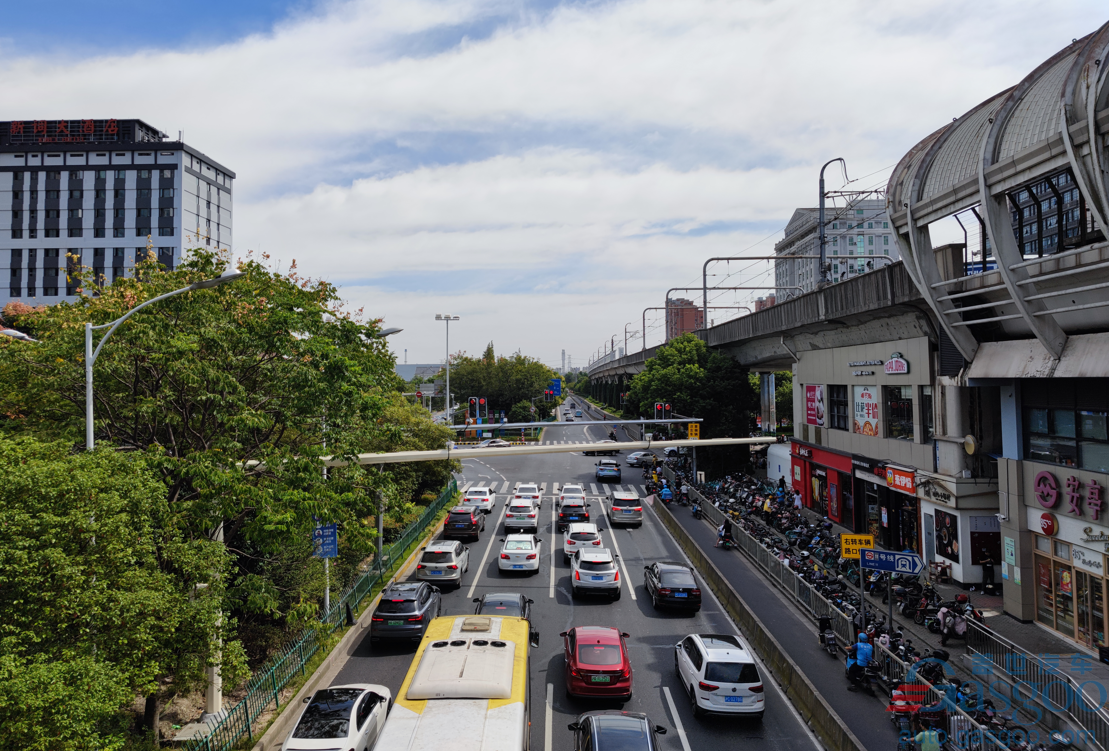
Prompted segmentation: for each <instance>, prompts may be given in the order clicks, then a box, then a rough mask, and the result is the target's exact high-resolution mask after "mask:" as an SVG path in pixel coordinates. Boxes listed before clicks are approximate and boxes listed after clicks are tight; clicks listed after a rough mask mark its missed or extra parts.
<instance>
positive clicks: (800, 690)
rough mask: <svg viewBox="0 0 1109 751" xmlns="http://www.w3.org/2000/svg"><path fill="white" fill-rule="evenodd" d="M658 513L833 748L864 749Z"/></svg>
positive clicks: (696, 549)
mask: <svg viewBox="0 0 1109 751" xmlns="http://www.w3.org/2000/svg"><path fill="white" fill-rule="evenodd" d="M651 508H652V509H654V512H655V515H656V516H658V517H659V520H660V521H662V523H663V525H664V526H665V527H666V528H667V529H668V530H670V534H671V535H673V537H674V539H675V540H677V542H678V544H679V545H680V546H681V547H682V550H684V551H685V553H686V555H687V556H688V557H689V560H690V561H691V562H692V563H693V566H694V567H695V568H696V569H697V571H698V572H699V573H700V574H701V578H702V579H704V580H705V583H706V584H707V585H708V586H709V588H710V589H711V590H712V591H713V593H714V594H715V595H716V597H717V598H718V599H719V600H720V604H721V605H723V606H724V610H725V611H727V613H728V614H729V615H730V616H731V617H732V619H733V620H734V621H735V623H736V625H738V626H739V628H740V631H741V632H742V633H743V634H744V636H745V637H746V638H747V640H748V642H749V643H750V644H751V646H752V647H754V649H755V650H756V651H757V652H758V653H759V655H760V656H761V657H762V659H763V662H764V663H765V664H766V666H767V667H768V668H769V670H770V672H771V674H773V676H774V679H775V680H776V681H777V682H778V685H779V686H781V687H782V691H783V692H784V693H785V694H786V696H787V697H789V700H790V701H791V702H792V703H793V706H794V707H796V708H797V711H798V712H800V714H801V717H802V718H803V719H804V721H805V722H806V723H807V724H808V725H809V727H811V728H812V730H813V732H814V733H816V736H817V737H818V738H819V739H820V741H821V743H823V744H824V747H825V748H827V749H828V750H829V751H864V746H863V744H862V742H861V741H859V739H858V738H857V737H855V734H854V733H852V732H851V730H850V729H849V728H848V727H847V726H846V725H845V724H844V722H843V720H841V719H840V717H839V715H838V714H836V712H835V710H834V709H832V707H831V706H830V705H829V704H828V702H826V701H825V700H824V697H823V696H821V695H820V693H819V692H818V691H817V690H816V687H815V686H813V684H812V683H811V682H810V681H809V679H808V677H807V676H806V675H805V674H804V672H802V670H801V668H800V667H799V666H798V665H797V663H795V662H794V661H793V659H792V658H791V657H790V656H789V655H788V654H787V653H786V651H785V650H784V649H783V648H782V645H781V644H780V643H779V642H778V640H777V639H775V638H774V636H773V635H772V634H771V633H770V631H769V630H768V629H767V628H766V626H764V625H763V623H762V621H761V620H759V618H758V616H756V615H755V614H754V612H753V611H752V610H751V609H750V608H749V607H748V606H747V603H746V602H745V601H744V600H743V598H742V597H741V596H740V595H739V593H738V592H736V591H735V590H734V589H733V588H732V585H731V584H730V583H728V580H727V579H725V578H724V575H723V574H722V573H721V572H720V569H718V568H717V567H716V564H715V563H713V562H712V561H711V560H709V559H708V558H706V557H705V555H704V553H703V552H702V550H701V548H700V546H699V545H697V544H696V543H695V542H694V541H693V539H692V538H690V536H689V534H688V533H687V532H686V531H685V529H684V528H682V526H681V525H680V524H678V522H677V520H676V519H674V517H673V515H672V514H671V513H670V510H669V509H668V508H666V507H665V505H664V504H659V503H653V504H651Z"/></svg>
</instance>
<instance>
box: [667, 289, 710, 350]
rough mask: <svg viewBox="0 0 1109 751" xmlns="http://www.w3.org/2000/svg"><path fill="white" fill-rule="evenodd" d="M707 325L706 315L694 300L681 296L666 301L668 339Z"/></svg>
mask: <svg viewBox="0 0 1109 751" xmlns="http://www.w3.org/2000/svg"><path fill="white" fill-rule="evenodd" d="M704 327H705V315H704V312H703V311H702V310H701V307H700V306H699V305H697V303H695V302H693V301H692V300H686V299H685V298H682V297H679V298H677V299H670V300H667V302H666V341H670V340H671V339H673V338H675V337H679V336H681V335H682V334H686V333H689V332H691V331H697V330H698V329H702V328H704Z"/></svg>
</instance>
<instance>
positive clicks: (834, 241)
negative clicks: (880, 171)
mask: <svg viewBox="0 0 1109 751" xmlns="http://www.w3.org/2000/svg"><path fill="white" fill-rule="evenodd" d="M837 245H839V238H838V237H833V238H832V247H835V246H837ZM443 398H444V399H446V397H445V396H444V397H443Z"/></svg>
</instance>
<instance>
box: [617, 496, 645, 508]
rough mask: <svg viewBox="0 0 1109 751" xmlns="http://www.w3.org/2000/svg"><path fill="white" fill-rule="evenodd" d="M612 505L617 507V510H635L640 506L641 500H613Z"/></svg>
mask: <svg viewBox="0 0 1109 751" xmlns="http://www.w3.org/2000/svg"><path fill="white" fill-rule="evenodd" d="M612 505H613V506H616V507H617V508H629V507H632V508H634V507H635V506H638V505H639V499H638V498H613V499H612Z"/></svg>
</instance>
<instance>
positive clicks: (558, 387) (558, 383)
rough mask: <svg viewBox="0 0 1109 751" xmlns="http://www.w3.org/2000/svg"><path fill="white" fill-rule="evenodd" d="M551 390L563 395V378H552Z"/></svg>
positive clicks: (556, 394) (557, 394)
mask: <svg viewBox="0 0 1109 751" xmlns="http://www.w3.org/2000/svg"><path fill="white" fill-rule="evenodd" d="M551 392H552V393H553V394H554V395H555V396H562V379H561V378H552V379H551Z"/></svg>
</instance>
